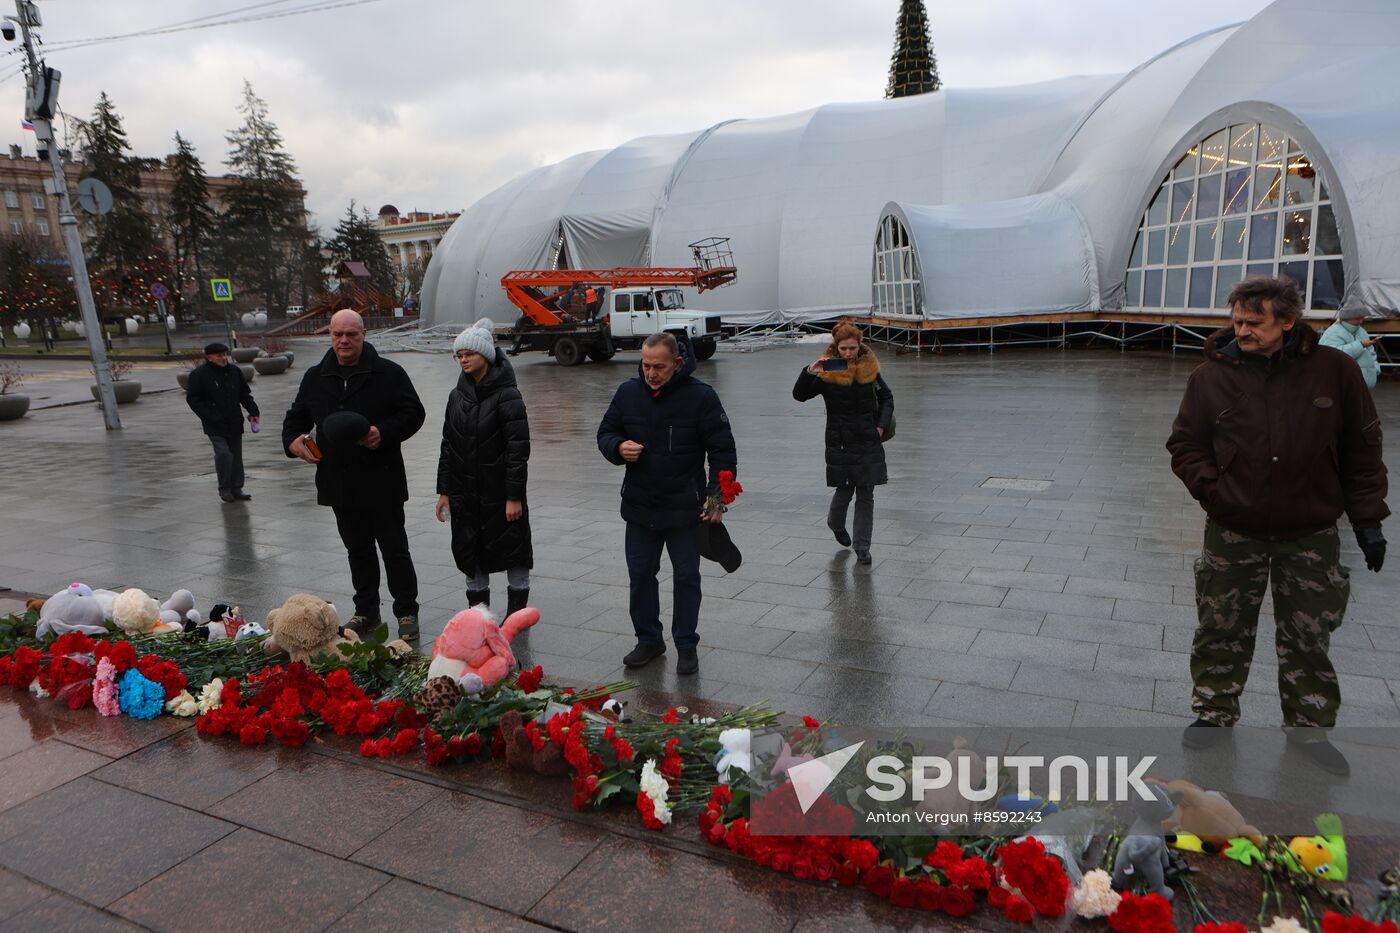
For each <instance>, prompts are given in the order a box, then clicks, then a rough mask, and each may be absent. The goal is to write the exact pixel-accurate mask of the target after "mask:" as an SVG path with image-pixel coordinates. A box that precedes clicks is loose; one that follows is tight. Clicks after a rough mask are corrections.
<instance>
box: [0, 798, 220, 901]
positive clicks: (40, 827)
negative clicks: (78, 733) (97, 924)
mask: <svg viewBox="0 0 1400 933" xmlns="http://www.w3.org/2000/svg"><path fill="white" fill-rule="evenodd" d="M234 828H235V827H234V826H233V825H232V824H230V823H225V822H223V821H221V820H216V819H213V818H211V817H208V816H204V815H203V814H200V813H195V812H193V811H191V810H185V809H183V808H181V807H176V806H173V805H172V804H168V803H165V802H163V801H160V800H155V799H153V798H151V797H146V796H143V795H141V794H136V793H132V792H131V791H128V790H124V789H122V788H119V787H113V786H111V785H110V784H103V783H101V782H100V781H94V780H92V779H91V778H86V777H84V778H78V779H76V780H73V781H69V782H68V783H67V784H64V785H63V786H62V787H59V788H56V789H54V790H51V791H48V792H47V793H44V794H41V795H40V796H38V797H35V798H33V799H31V800H28V801H26V802H24V803H22V804H20V805H18V806H16V807H12V808H11V809H9V810H6V811H5V812H3V813H0V864H2V865H4V866H5V867H7V868H11V869H13V870H14V871H17V872H20V873H22V874H24V875H26V876H28V877H30V878H32V879H34V880H36V881H40V882H43V883H44V884H47V885H50V886H51V887H55V888H59V889H60V890H62V891H64V892H65V893H68V894H71V895H73V896H75V897H78V898H81V899H82V900H84V901H86V902H87V903H89V904H92V905H95V906H98V907H102V906H105V905H107V904H110V903H111V902H112V901H114V900H116V899H117V898H118V897H121V896H122V895H123V894H126V893H127V892H128V891H131V890H133V889H135V888H137V887H139V886H140V885H141V884H143V883H144V882H146V881H147V880H149V879H150V878H153V877H155V876H156V875H158V874H160V873H161V872H163V871H165V870H166V869H167V868H169V867H170V866H172V865H175V864H176V863H178V862H180V861H183V860H184V859H185V858H188V857H189V856H190V855H193V854H194V853H195V852H198V851H199V850H200V849H203V848H204V847H205V846H208V845H209V844H210V843H212V842H214V841H216V840H218V839H220V838H221V837H223V836H225V835H227V834H228V833H230V832H232V831H233V830H234Z"/></svg>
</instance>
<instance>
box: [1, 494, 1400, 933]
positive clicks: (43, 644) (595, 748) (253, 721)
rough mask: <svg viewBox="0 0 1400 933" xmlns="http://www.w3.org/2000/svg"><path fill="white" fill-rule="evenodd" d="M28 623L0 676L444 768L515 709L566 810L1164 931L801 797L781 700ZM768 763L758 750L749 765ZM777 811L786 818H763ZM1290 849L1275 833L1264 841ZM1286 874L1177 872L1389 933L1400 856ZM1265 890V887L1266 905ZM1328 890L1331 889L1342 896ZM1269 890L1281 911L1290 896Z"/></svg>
mask: <svg viewBox="0 0 1400 933" xmlns="http://www.w3.org/2000/svg"><path fill="white" fill-rule="evenodd" d="M722 480H723V478H722ZM722 486H723V488H725V489H726V490H727V493H726V495H727V496H728V498H726V499H725V501H732V496H736V495H738V494H739V493H740V492H741V491H742V487H740V486H738V484H737V483H733V482H732V476H731V477H729V478H728V479H727V480H723V482H722ZM32 632H33V626H32V619H31V620H30V624H29V628H28V633H27V634H26V631H25V627H24V626H23V625H21V624H19V623H17V622H16V621H15V620H14V619H13V618H7V619H0V649H3V654H0V684H3V685H6V686H9V687H11V688H12V689H14V690H17V691H33V692H34V693H35V694H36V695H39V696H46V697H49V698H51V699H50V700H49V702H61V703H64V704H66V705H67V706H69V707H70V708H72V709H75V710H77V709H82V708H84V707H86V706H89V705H91V706H93V707H95V708H96V709H97V711H98V713H100V714H101V715H103V716H123V715H124V716H128V717H131V718H134V719H154V718H155V717H158V716H160V715H162V714H169V715H174V716H186V717H197V719H196V729H197V731H198V733H199V734H200V735H201V736H204V737H208V738H216V737H225V738H228V739H234V740H237V741H238V742H240V743H242V744H243V745H247V746H265V745H269V744H277V745H282V746H287V747H293V748H294V747H298V746H302V745H304V744H306V743H307V742H308V741H310V740H311V739H312V738H313V737H314V736H316V735H318V734H323V733H324V734H330V733H333V734H334V735H335V736H338V737H344V738H346V739H349V740H352V741H353V742H355V743H357V745H358V749H359V752H360V754H361V755H363V756H366V757H371V758H396V757H404V756H410V755H416V754H422V755H423V756H424V757H425V759H426V761H427V762H428V764H430V765H433V766H439V767H447V766H452V765H468V764H471V763H473V762H477V761H482V760H485V759H488V758H493V757H494V758H508V754H507V747H506V745H507V738H506V736H505V735H504V734H503V729H504V727H505V724H506V723H507V721H511V722H513V723H514V726H513V727H512V728H514V729H515V730H516V731H515V732H514V734H513V737H514V739H515V740H518V742H520V743H525V744H524V746H523V747H524V749H525V754H526V755H527V757H528V755H529V753H530V752H534V753H537V754H538V755H540V756H542V759H543V760H546V761H553V762H554V765H553V766H551V770H548V771H543V770H542V771H541V773H550V774H559V775H563V776H567V777H569V778H570V779H571V781H572V788H573V794H572V802H573V805H574V807H576V808H577V809H580V810H585V809H589V808H594V807H602V806H608V805H611V804H619V805H622V806H624V807H626V808H627V809H628V810H629V811H630V810H633V809H635V811H636V817H635V818H637V819H639V820H640V821H641V823H642V825H644V826H646V827H647V828H648V829H651V830H655V831H662V830H665V829H666V828H667V827H668V826H671V825H673V824H674V823H675V822H676V821H677V818H678V816H680V815H681V814H684V813H686V812H698V817H697V820H698V823H697V825H698V829H699V831H700V833H701V835H702V836H703V837H704V838H705V840H706V841H707V842H709V843H710V844H711V845H714V846H724V847H726V848H728V849H729V850H730V851H731V852H733V853H735V854H737V855H739V856H741V857H743V858H745V859H748V860H750V861H752V862H753V863H754V864H756V865H760V866H763V867H765V868H769V869H772V870H773V871H778V872H783V873H786V874H791V875H792V876H793V877H794V878H797V879H799V880H802V881H808V882H813V883H825V884H828V885H832V886H839V887H846V888H852V889H857V888H859V889H863V892H864V896H871V897H877V898H880V899H882V900H885V901H888V902H889V903H890V904H891V905H893V906H896V907H899V908H905V909H910V910H918V911H924V912H928V913H931V912H941V913H943V914H946V915H948V916H950V917H956V918H964V917H970V916H973V915H974V914H979V915H983V916H988V917H991V916H995V917H997V918H1000V919H1002V920H1005V921H1009V922H1012V923H1017V924H1026V925H1029V924H1033V923H1035V922H1036V921H1037V920H1038V919H1039V918H1047V919H1050V920H1052V921H1053V920H1055V919H1056V918H1061V917H1063V916H1064V915H1065V914H1066V913H1071V914H1072V915H1073V916H1074V917H1075V918H1083V919H1086V920H1094V919H1098V918H1103V919H1106V920H1107V924H1106V926H1107V928H1108V929H1110V930H1113V931H1115V933H1165V931H1168V930H1172V929H1174V925H1173V909H1172V904H1171V903H1169V902H1167V901H1166V900H1164V899H1163V898H1161V897H1159V896H1158V895H1156V894H1139V893H1137V892H1135V891H1121V892H1120V891H1115V890H1114V889H1113V888H1112V886H1111V884H1110V879H1109V876H1108V874H1107V872H1105V871H1103V870H1102V869H1095V870H1092V871H1089V872H1088V873H1087V874H1086V875H1085V876H1084V879H1083V881H1082V882H1081V883H1080V884H1079V885H1078V886H1077V887H1075V886H1072V885H1071V884H1070V881H1069V877H1068V875H1067V874H1066V871H1065V866H1064V864H1062V863H1061V861H1060V860H1059V858H1057V857H1056V855H1054V854H1051V853H1050V852H1048V851H1047V850H1046V848H1045V847H1044V845H1042V844H1041V842H1040V841H1039V840H1038V839H1036V838H1034V837H1028V838H1023V839H1019V840H1007V839H1004V838H996V837H952V838H938V837H934V836H928V835H924V836H914V835H911V836H878V835H869V834H863V833H862V832H861V830H860V828H859V824H858V816H859V815H858V814H857V812H856V810H855V809H854V808H853V807H852V806H847V805H844V804H842V803H838V802H836V801H838V800H845V799H847V798H845V797H842V796H840V795H836V794H831V793H825V794H821V795H818V796H817V797H816V799H815V802H811V801H808V802H807V806H805V807H804V806H803V805H802V800H800V799H799V796H798V792H797V788H796V786H795V785H794V783H793V777H792V771H793V769H797V768H800V767H801V766H802V765H803V764H805V763H807V762H809V761H811V760H813V759H814V758H815V757H817V756H819V755H822V754H823V752H824V749H825V748H828V747H829V746H826V745H825V744H824V743H825V738H826V737H825V736H824V735H823V733H824V731H826V730H827V726H826V724H823V723H821V722H819V721H817V720H816V719H813V718H811V717H803V719H802V722H801V725H800V726H796V727H793V728H786V727H785V728H784V730H783V731H782V732H781V733H779V735H777V736H774V735H773V733H774V732H775V731H776V730H777V729H778V724H779V714H778V713H775V712H773V711H772V710H770V709H768V708H767V707H766V706H763V705H757V706H750V707H745V708H744V709H740V710H736V711H733V712H730V713H726V714H724V715H722V716H719V717H716V718H707V719H697V718H694V717H687V715H686V712H685V711H683V710H678V709H675V708H669V709H667V710H665V711H664V712H662V713H660V714H647V713H639V714H637V721H631V720H627V719H624V718H623V713H624V711H623V707H622V706H621V705H620V704H618V703H616V702H612V703H610V702H609V701H610V700H611V698H612V696H613V695H614V694H616V693H619V692H622V691H625V690H628V689H631V688H633V687H634V686H635V685H634V684H631V683H628V682H619V683H614V684H606V685H602V686H599V687H595V688H592V689H589V690H584V691H578V690H575V689H572V688H560V687H557V686H553V685H550V684H548V683H547V682H546V681H545V672H544V671H543V669H542V668H540V667H538V666H536V667H533V668H531V669H530V670H526V671H520V672H517V673H515V674H513V675H511V676H509V677H507V678H506V679H505V680H503V681H502V682H501V683H499V684H497V685H495V686H493V687H491V688H489V689H487V690H485V691H483V692H482V693H481V694H480V695H477V696H464V695H462V694H461V691H460V689H459V688H458V687H457V685H456V684H455V683H453V682H451V681H450V679H448V678H442V680H444V681H446V683H435V682H426V683H425V680H426V676H425V674H426V668H427V664H426V660H425V659H423V658H422V657H421V656H416V655H415V656H412V657H409V658H402V657H395V656H393V655H392V654H391V653H390V652H388V651H387V650H385V648H384V646H383V645H382V644H379V643H376V642H374V641H373V640H371V642H370V643H368V644H366V645H365V646H363V647H362V648H360V649H359V650H357V651H352V652H349V653H347V654H346V655H344V656H343V657H342V658H340V659H336V658H332V657H330V656H321V657H318V658H316V659H314V666H309V665H307V664H304V663H300V662H296V663H287V664H279V663H276V662H275V661H274V660H272V659H270V658H268V657H267V656H265V655H264V654H263V652H262V651H261V649H260V645H259V644H258V642H257V641H256V640H253V641H252V643H251V644H242V645H238V644H234V643H233V642H231V641H226V642H222V643H208V644H206V643H192V642H189V641H186V640H184V639H181V638H180V637H179V636H165V637H154V638H153V637H149V636H136V637H133V638H124V637H122V636H121V635H120V634H118V633H113V634H112V635H111V636H109V637H106V638H92V637H89V636H87V635H82V634H77V633H74V634H67V635H63V636H62V637H59V638H52V639H48V640H39V639H35V638H33V637H32ZM210 645H213V646H214V647H210ZM760 735H763V736H768V737H769V740H770V741H771V740H774V739H781V740H782V742H781V753H780V754H778V755H777V762H776V764H771V762H772V757H771V754H772V749H771V747H770V748H769V755H770V757H768V758H766V759H765V758H763V757H762V756H760V755H759V754H758V737H759V736H760ZM833 738H834V735H833ZM352 747H353V746H352ZM516 750H517V751H519V750H520V747H519V746H517V749H516ZM759 761H763V762H764V764H763V765H762V767H761V768H756V765H757V764H758V762H759ZM510 764H511V766H512V767H514V766H516V762H515V761H514V760H511V761H510ZM851 770H853V771H857V770H859V769H851ZM614 798H616V799H614ZM755 827H763V828H764V831H763V832H759V831H756V830H755ZM771 827H782V828H783V831H784V832H789V833H790V834H789V835H772V834H764V832H768V831H769V830H768V829H767V828H771ZM1282 845H1283V842H1282V841H1281V840H1277V839H1271V840H1270V842H1269V843H1268V845H1267V846H1266V847H1265V849H1264V851H1265V852H1273V851H1274V849H1275V848H1276V847H1280V846H1282ZM1105 851H1107V850H1105ZM1261 870H1263V869H1262V868H1261ZM1289 880H1290V883H1291V884H1292V886H1293V892H1294V894H1295V895H1297V896H1298V900H1299V909H1300V910H1301V911H1302V916H1303V920H1302V921H1301V922H1300V921H1298V920H1293V919H1290V918H1288V917H1285V916H1274V917H1273V920H1272V922H1271V923H1269V924H1268V925H1267V926H1266V925H1264V923H1263V918H1264V917H1265V916H1266V914H1265V912H1264V910H1263V909H1261V910H1260V912H1259V920H1258V922H1257V924H1256V925H1254V926H1253V927H1250V926H1246V925H1244V924H1242V923H1238V922H1228V923H1227V922H1215V921H1214V919H1213V918H1211V917H1210V915H1209V913H1208V912H1202V911H1200V910H1198V909H1197V908H1198V907H1199V903H1198V895H1197V892H1196V891H1195V890H1194V889H1192V888H1191V887H1190V886H1189V884H1188V885H1187V894H1188V896H1189V897H1190V898H1191V903H1192V907H1193V913H1195V914H1196V917H1197V919H1198V920H1200V921H1202V922H1199V923H1197V925H1196V926H1195V928H1194V929H1195V933H1249V931H1250V930H1251V929H1258V930H1260V931H1261V933H1302V931H1304V930H1307V931H1309V933H1400V931H1397V928H1396V923H1395V917H1396V915H1397V914H1400V884H1398V883H1397V882H1400V866H1397V868H1396V869H1394V870H1393V871H1392V872H1391V873H1387V875H1386V876H1383V878H1382V881H1383V882H1384V885H1383V893H1382V895H1381V896H1380V897H1379V899H1378V900H1377V903H1376V904H1374V905H1373V906H1372V907H1370V908H1368V909H1367V911H1366V912H1365V913H1364V914H1360V913H1358V914H1353V913H1351V912H1350V907H1349V904H1347V905H1344V907H1343V909H1338V910H1330V911H1327V912H1326V913H1323V914H1322V916H1321V918H1320V919H1318V913H1322V912H1321V911H1318V912H1316V913H1314V912H1313V910H1312V908H1311V907H1310V906H1309V901H1308V897H1310V896H1314V895H1317V896H1318V897H1321V898H1322V899H1324V900H1327V898H1328V896H1329V895H1328V892H1326V891H1322V892H1319V891H1318V890H1317V888H1318V885H1319V884H1322V882H1318V881H1316V880H1315V879H1304V880H1303V881H1302V882H1298V881H1295V879H1292V878H1290V879H1289ZM1304 882H1306V883H1304ZM1271 891H1272V892H1274V893H1275V895H1276V893H1277V889H1276V887H1275V888H1269V887H1268V885H1267V884H1266V897H1265V905H1264V906H1268V904H1269V894H1270V892H1271ZM1334 894H1335V892H1334ZM1275 899H1276V900H1277V898H1275ZM1329 902H1330V903H1332V904H1333V905H1334V906H1335V905H1336V904H1337V903H1338V901H1337V899H1336V898H1335V896H1333V899H1332V900H1331V901H1329ZM1276 906H1278V907H1279V908H1280V910H1282V909H1283V903H1282V901H1281V900H1279V901H1278V903H1277V905H1276Z"/></svg>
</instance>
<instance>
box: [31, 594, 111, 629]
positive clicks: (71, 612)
mask: <svg viewBox="0 0 1400 933" xmlns="http://www.w3.org/2000/svg"><path fill="white" fill-rule="evenodd" d="M104 620H105V617H104V615H103V612H102V604H101V603H99V602H98V601H97V599H96V597H94V596H93V594H92V589H91V588H90V587H89V586H87V584H84V583H72V584H69V585H68V587H67V588H66V589H62V590H59V591H58V592H57V593H55V594H53V595H52V596H50V597H49V598H48V599H47V600H45V601H44V608H43V609H41V610H39V625H38V627H37V629H36V631H35V634H36V635H37V636H38V637H40V638H43V637H44V636H45V635H48V634H50V633H52V634H54V635H66V634H68V633H69V632H82V633H83V634H84V635H105V634H107V627H106V626H105V625H104V624H103V622H104Z"/></svg>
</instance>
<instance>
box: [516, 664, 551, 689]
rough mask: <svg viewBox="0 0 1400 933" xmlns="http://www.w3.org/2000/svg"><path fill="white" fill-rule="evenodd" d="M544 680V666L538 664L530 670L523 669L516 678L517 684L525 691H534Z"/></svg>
mask: <svg viewBox="0 0 1400 933" xmlns="http://www.w3.org/2000/svg"><path fill="white" fill-rule="evenodd" d="M542 680H544V668H543V667H541V666H540V665H538V664H536V665H535V666H534V667H532V668H530V669H529V670H528V671H521V672H520V673H519V674H518V675H516V678H515V686H516V687H518V688H519V689H520V690H522V691H523V692H525V693H534V692H535V691H536V690H538V689H540V681H542Z"/></svg>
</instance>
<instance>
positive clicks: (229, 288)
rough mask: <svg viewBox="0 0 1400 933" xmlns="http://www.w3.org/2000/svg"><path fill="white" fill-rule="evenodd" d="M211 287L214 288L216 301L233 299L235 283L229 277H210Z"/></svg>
mask: <svg viewBox="0 0 1400 933" xmlns="http://www.w3.org/2000/svg"><path fill="white" fill-rule="evenodd" d="M209 287H210V288H212V289H213V290H214V300H215V301H232V300H233V283H232V282H230V281H229V280H228V279H210V280H209Z"/></svg>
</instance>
